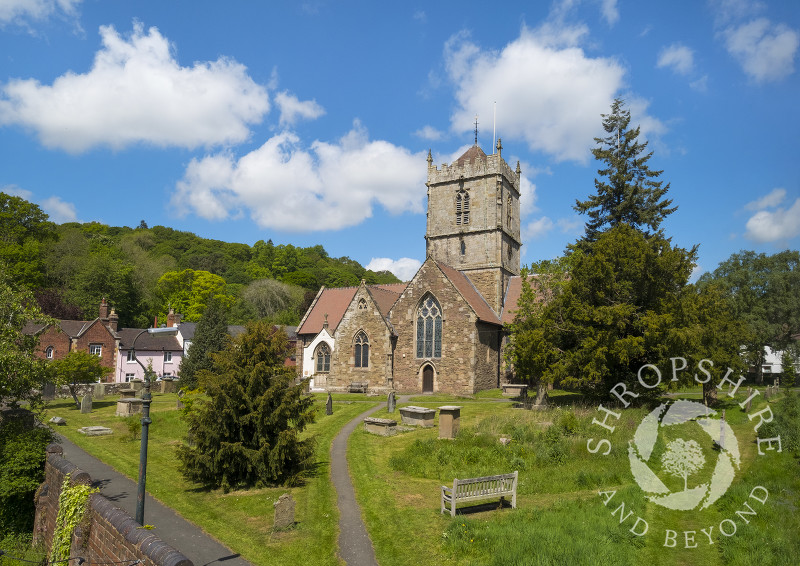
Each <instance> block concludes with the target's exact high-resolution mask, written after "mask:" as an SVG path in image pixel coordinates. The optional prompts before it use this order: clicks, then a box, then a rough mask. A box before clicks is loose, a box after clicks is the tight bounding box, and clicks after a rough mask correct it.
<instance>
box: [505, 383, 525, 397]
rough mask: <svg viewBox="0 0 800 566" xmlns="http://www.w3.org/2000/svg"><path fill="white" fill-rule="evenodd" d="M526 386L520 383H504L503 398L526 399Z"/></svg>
mask: <svg viewBox="0 0 800 566" xmlns="http://www.w3.org/2000/svg"><path fill="white" fill-rule="evenodd" d="M527 396H528V386H527V385H524V384H522V383H504V384H503V397H527Z"/></svg>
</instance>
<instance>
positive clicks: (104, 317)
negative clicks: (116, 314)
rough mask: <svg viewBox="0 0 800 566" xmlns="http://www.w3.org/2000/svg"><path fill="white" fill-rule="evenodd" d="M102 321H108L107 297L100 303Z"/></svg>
mask: <svg viewBox="0 0 800 566" xmlns="http://www.w3.org/2000/svg"><path fill="white" fill-rule="evenodd" d="M100 320H102V321H103V322H107V321H108V303H107V302H106V298H105V297H103V300H101V301H100Z"/></svg>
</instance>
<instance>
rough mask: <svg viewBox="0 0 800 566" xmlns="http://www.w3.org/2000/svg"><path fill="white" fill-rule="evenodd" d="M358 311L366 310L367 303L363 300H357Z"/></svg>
mask: <svg viewBox="0 0 800 566" xmlns="http://www.w3.org/2000/svg"><path fill="white" fill-rule="evenodd" d="M358 310H360V311H365V310H367V301H366V300H365V299H359V300H358Z"/></svg>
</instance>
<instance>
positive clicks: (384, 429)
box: [364, 417, 397, 436]
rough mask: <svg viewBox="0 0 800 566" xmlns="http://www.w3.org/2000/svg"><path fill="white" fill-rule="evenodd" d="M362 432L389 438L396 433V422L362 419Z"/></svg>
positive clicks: (373, 418) (371, 418) (372, 418)
mask: <svg viewBox="0 0 800 566" xmlns="http://www.w3.org/2000/svg"><path fill="white" fill-rule="evenodd" d="M364 430H366V431H367V432H369V433H372V434H378V435H380V436H391V435H393V434H394V433H395V432H397V421H393V420H392V419H378V418H375V417H367V418H365V419H364Z"/></svg>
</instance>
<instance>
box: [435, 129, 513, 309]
mask: <svg viewBox="0 0 800 566" xmlns="http://www.w3.org/2000/svg"><path fill="white" fill-rule="evenodd" d="M502 149H503V146H502V143H501V142H500V140H499V139H498V140H497V147H496V150H497V153H494V154H492V155H486V154H485V153H484V152H483V150H482V149H481V148H480V147H478V144H477V141H476V143H475V145H473V146H472V147H471V148H469V149H468V150H467V151H466V152H465V153H464V155H462V156H461V157H459V158H458V159H457V160H456V161H455V162H453V163H452V164H450V165H448V164H446V163H445V164H442V166H441V168H439V167H435V166H434V165H433V158H432V157H431V154H430V151H429V152H428V182H427V183H426V185H427V187H428V226H427V230H426V232H425V242H426V254H427V256H430V257H433V259H435V260H436V261H440V262H442V263H445V264H447V265H449V266H451V267H454V268H456V269H458V270H459V271H463V272H465V273H466V274H467V275H468V276H469V278H470V279H471V280H472V282H473V284H474V285H475V287H476V288H477V289H478V291H480V292H481V294H482V295H483V296H484V298H485V299H486V301H487V302H488V303H489V306H491V307H492V308H493V309H494V311H495V312H496V313H498V314H499V313H500V312H501V311H502V308H503V298H504V294H505V289H506V288H507V286H508V280H509V279H510V278H511V277H512V276H514V275H519V273H520V258H519V253H520V247H521V246H522V243H521V242H520V218H519V195H520V187H519V184H520V168H519V162H517V170H516V171H512V170H511V167H509V166H508V164H507V163H506V162H505V160H503V158H502V155H501V154H502Z"/></svg>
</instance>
